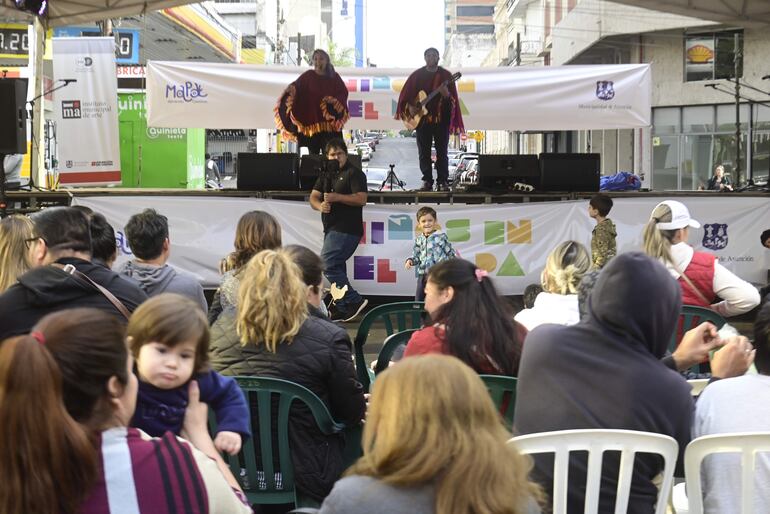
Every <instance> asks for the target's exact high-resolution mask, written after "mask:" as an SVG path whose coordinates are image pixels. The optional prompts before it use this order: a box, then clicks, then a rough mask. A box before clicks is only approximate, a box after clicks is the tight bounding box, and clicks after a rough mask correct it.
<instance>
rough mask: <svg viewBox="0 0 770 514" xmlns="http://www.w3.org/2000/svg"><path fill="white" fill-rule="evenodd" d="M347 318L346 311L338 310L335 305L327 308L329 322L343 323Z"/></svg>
mask: <svg viewBox="0 0 770 514" xmlns="http://www.w3.org/2000/svg"><path fill="white" fill-rule="evenodd" d="M347 317H348V315H347V311H343V310H340V309H338V308H337V306H336V305H331V306H330V307H329V320H330V321H345V320H346V318H347Z"/></svg>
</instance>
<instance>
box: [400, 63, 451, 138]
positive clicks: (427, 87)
mask: <svg viewBox="0 0 770 514" xmlns="http://www.w3.org/2000/svg"><path fill="white" fill-rule="evenodd" d="M451 78H452V74H451V73H450V72H449V71H448V70H445V69H444V68H442V67H441V66H439V67H438V70H436V72H430V71H428V70H427V69H425V67H424V66H423V67H422V68H420V69H418V70H415V71H414V72H413V73H412V74H411V75H409V78H408V79H406V82H405V83H404V88H403V89H402V90H401V94H400V95H399V97H398V106H397V108H396V119H397V120H400V119H402V117H403V115H404V114H405V113H407V104H409V103H411V102H414V101H416V99H417V94H418V93H419V92H420V91H425V93H426V94H428V95H429V94H430V93H431V92H432V91H433V90H435V89H437V88H438V87H439V86H440V85H441V83H442V82H444V81H445V80H450V79H451ZM447 88H448V89H449V97H447V98H444V97H443V96H441V95H440V94H439V95H436V96H435V97H434V98H433V99H432V100H431V101H430V102H428V105H426V106H425V108H426V109H427V110H428V115H427V116H424V117H423V118H422V121H421V123H430V124H439V123H444V122H445V121H446V120H444V119H443V118H444V116H446V113H447V112H449V132H450V133H452V134H459V133H461V132H464V131H465V127H464V125H463V115H462V112H460V100H459V98H458V97H457V87H455V83H454V82H450V83H449V85H448V86H447ZM447 102H449V105H448V106H447Z"/></svg>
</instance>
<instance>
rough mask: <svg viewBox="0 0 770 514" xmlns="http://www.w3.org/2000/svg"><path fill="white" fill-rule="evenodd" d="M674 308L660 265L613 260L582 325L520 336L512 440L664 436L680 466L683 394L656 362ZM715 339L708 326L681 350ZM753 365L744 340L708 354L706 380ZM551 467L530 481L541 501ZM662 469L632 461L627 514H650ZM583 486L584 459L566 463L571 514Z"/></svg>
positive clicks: (676, 379)
mask: <svg viewBox="0 0 770 514" xmlns="http://www.w3.org/2000/svg"><path fill="white" fill-rule="evenodd" d="M597 299H598V300H597ZM681 303H682V302H681V291H680V289H679V287H678V285H677V284H676V282H675V281H674V280H672V279H671V277H670V274H669V273H668V271H667V270H666V268H665V267H663V266H662V265H661V264H660V263H658V262H656V261H655V260H653V259H651V258H649V257H647V256H646V255H644V254H642V253H640V252H631V253H624V254H620V255H618V256H617V257H615V258H613V259H612V260H611V261H610V262H609V264H608V265H607V266H606V267H605V268H604V269H603V270H602V272H601V273H600V274H599V278H598V280H597V282H596V286H595V287H594V290H593V292H592V293H591V296H590V298H589V304H588V318H587V319H585V320H583V321H581V322H580V323H578V324H576V325H573V326H560V325H553V324H552V325H543V326H541V327H538V328H537V329H535V330H533V331H532V332H530V333H529V335H528V336H527V344H526V345H525V346H524V352H523V355H522V359H521V366H520V370H519V380H518V384H517V393H516V413H515V419H514V427H515V431H516V432H517V433H518V434H532V433H537V432H548V431H553V430H567V429H588V428H605V429H625V430H639V431H645V432H654V433H658V434H664V435H668V436H671V437H673V438H674V439H676V440H677V442H678V443H679V451H680V455H679V465H680V467H681V465H682V462H683V461H682V457H683V454H684V449H685V447H686V446H687V443H688V442H689V441H690V427H691V424H692V415H693V403H692V398H691V394H690V387H689V386H688V385H687V383H686V381H685V380H684V379H683V378H682V377H681V376H680V375H679V374H677V373H675V372H673V371H672V370H670V369H668V368H666V367H665V366H664V365H663V364H662V363H661V362H660V359H661V357H663V355H664V353H665V352H666V348H667V346H668V342H669V340H670V337H671V334H672V333H673V331H674V326H675V324H676V321H677V319H678V315H679V311H680V309H681ZM712 331H713V332H712ZM715 335H716V334H715V330H714V327H713V325H711V324H709V323H703V324H702V325H700V326H699V327H697V328H696V329H694V330H692V331H690V332H688V335H687V336H686V337H687V338H688V339H693V340H695V342H694V343H693V344H690V343H688V347H692V346H698V344H699V345H700V346H707V345H708V342H709V341H708V340H709V339H711V338H713V337H714V336H715ZM752 356H753V353H752V352H751V350H750V344H749V343H748V341H747V340H746V338H739V337H736V338H733V339H731V340H730V341H729V342H728V344H727V345H726V346H725V348H723V349H722V350H720V351H718V352H716V353H715V355H714V360H713V363H712V366H713V369H714V373H715V374H716V373H719V375H718V376H723V377H726V376H732V375H735V374H739V373H743V372H745V371H746V368H747V367H748V365H749V364H750V363H751V357H752ZM549 461H550V462H549ZM552 461H553V459H552V457H551V458H550V459H549V458H547V457H545V456H537V457H535V475H534V476H536V477H537V480H538V481H539V482H540V483H541V484H542V485H543V486H544V487H545V489H546V491H549V492H550V490H551V488H552V480H553V478H552V473H553V466H552ZM618 465H619V457H618V454H616V453H609V454H607V455H606V456H605V458H604V467H603V468H602V488H601V498H600V505H599V511H600V512H612V511H613V504H614V496H615V491H616V488H617V469H618ZM662 468H663V465H662V462H661V461H660V459H658V458H657V457H654V456H651V455H645V454H639V455H637V456H636V460H635V463H634V475H633V482H632V485H631V498H630V503H629V507H628V512H629V513H645V514H649V513H651V512H652V511H653V506H654V503H655V501H656V498H657V495H658V490H657V488H656V486H655V485H654V484H653V482H652V479H653V477H655V476H656V475H657V474H658V473H659V472H660V471H661V470H662ZM585 480H586V459H585V455H573V456H571V461H570V471H569V491H568V509H569V512H582V511H583V502H584V494H585V493H584V486H585Z"/></svg>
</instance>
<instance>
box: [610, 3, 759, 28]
mask: <svg viewBox="0 0 770 514" xmlns="http://www.w3.org/2000/svg"><path fill="white" fill-rule="evenodd" d="M612 1H613V2H616V3H619V4H626V5H633V6H635V7H643V8H645V9H652V10H655V11H661V12H668V13H672V14H680V15H683V16H690V17H691V18H699V19H702V20H710V21H718V22H721V23H725V24H728V25H737V26H741V27H757V26H767V25H770V0H612Z"/></svg>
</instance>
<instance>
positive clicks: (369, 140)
mask: <svg viewBox="0 0 770 514" xmlns="http://www.w3.org/2000/svg"><path fill="white" fill-rule="evenodd" d="M363 142H364V143H366V144H367V145H369V148H370V149H371V150H372V152H374V151H376V150H377V149H376V148H375V146H377V140H376V139H374V138H373V137H365V138H364V141H363Z"/></svg>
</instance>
